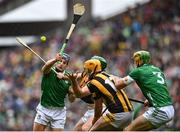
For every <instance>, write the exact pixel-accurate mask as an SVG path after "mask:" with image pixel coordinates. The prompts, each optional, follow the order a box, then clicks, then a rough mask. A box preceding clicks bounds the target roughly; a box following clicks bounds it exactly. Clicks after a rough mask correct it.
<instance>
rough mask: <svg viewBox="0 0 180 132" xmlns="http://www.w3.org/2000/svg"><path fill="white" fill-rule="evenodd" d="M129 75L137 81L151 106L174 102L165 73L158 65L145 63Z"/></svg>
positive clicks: (161, 105)
mask: <svg viewBox="0 0 180 132" xmlns="http://www.w3.org/2000/svg"><path fill="white" fill-rule="evenodd" d="M129 76H130V77H131V78H133V79H134V80H135V81H136V83H137V84H138V86H139V87H140V89H141V91H142V93H143V94H144V96H145V97H146V98H147V100H148V101H149V104H150V106H153V107H163V106H167V105H171V104H172V101H171V98H170V95H169V92H168V90H167V85H166V81H165V77H164V74H163V73H162V71H161V70H160V69H159V68H158V67H155V66H153V65H150V64H144V65H143V66H141V67H138V68H136V69H134V70H133V71H131V72H130V74H129Z"/></svg>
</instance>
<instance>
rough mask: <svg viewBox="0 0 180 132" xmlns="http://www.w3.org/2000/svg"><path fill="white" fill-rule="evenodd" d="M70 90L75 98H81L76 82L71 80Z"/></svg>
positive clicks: (81, 94) (80, 91)
mask: <svg viewBox="0 0 180 132" xmlns="http://www.w3.org/2000/svg"><path fill="white" fill-rule="evenodd" d="M72 88H73V91H74V94H75V95H76V97H77V98H81V97H82V96H83V92H82V90H81V88H80V87H79V85H78V83H77V81H76V80H72Z"/></svg>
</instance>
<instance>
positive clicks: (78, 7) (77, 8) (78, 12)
mask: <svg viewBox="0 0 180 132" xmlns="http://www.w3.org/2000/svg"><path fill="white" fill-rule="evenodd" d="M84 12H85V7H84V5H82V4H80V3H77V4H75V5H74V6H73V14H74V16H73V21H72V24H71V27H70V29H69V31H68V34H67V36H66V39H65V42H64V43H63V46H62V48H61V50H60V54H61V55H62V53H63V52H64V49H65V48H66V45H67V43H68V41H69V38H70V36H71V34H72V32H73V30H74V28H75V27H76V24H77V23H78V21H79V19H80V18H81V16H82V15H83V14H84Z"/></svg>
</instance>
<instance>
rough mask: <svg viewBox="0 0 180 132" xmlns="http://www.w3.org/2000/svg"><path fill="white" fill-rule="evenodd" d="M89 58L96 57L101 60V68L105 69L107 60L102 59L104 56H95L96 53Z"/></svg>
mask: <svg viewBox="0 0 180 132" xmlns="http://www.w3.org/2000/svg"><path fill="white" fill-rule="evenodd" d="M91 59H97V60H99V61H100V62H101V66H102V70H104V69H106V67H107V61H106V59H104V58H103V57H101V56H97V55H95V56H93V57H91Z"/></svg>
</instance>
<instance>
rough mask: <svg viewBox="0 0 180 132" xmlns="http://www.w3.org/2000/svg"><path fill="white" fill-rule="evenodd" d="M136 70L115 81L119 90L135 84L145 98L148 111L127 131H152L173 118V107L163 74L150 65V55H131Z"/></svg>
mask: <svg viewBox="0 0 180 132" xmlns="http://www.w3.org/2000/svg"><path fill="white" fill-rule="evenodd" d="M133 60H134V63H135V65H136V66H137V68H135V69H134V70H132V71H131V72H130V73H129V75H128V76H126V77H124V78H121V79H120V78H119V79H116V86H117V88H118V89H119V90H120V89H122V88H124V87H126V86H127V85H129V84H131V83H132V82H136V83H137V85H138V86H139V88H140V89H141V91H142V93H143V95H144V96H145V97H146V99H147V100H146V101H145V105H148V106H149V109H148V110H147V111H146V112H145V113H144V114H142V115H140V116H139V117H138V118H136V119H135V120H134V121H133V122H132V123H131V124H130V125H129V126H127V127H126V128H125V130H127V131H131V130H132V131H139V130H144V131H145V130H152V129H156V128H158V127H160V126H161V125H164V124H166V123H167V122H169V121H170V120H172V118H173V117H174V107H173V105H172V100H171V97H170V95H169V92H168V89H167V85H166V80H165V76H164V73H163V72H162V71H161V70H160V69H159V68H158V67H156V66H154V65H152V64H150V61H151V55H150V53H149V52H148V51H137V52H135V53H134V54H133Z"/></svg>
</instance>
